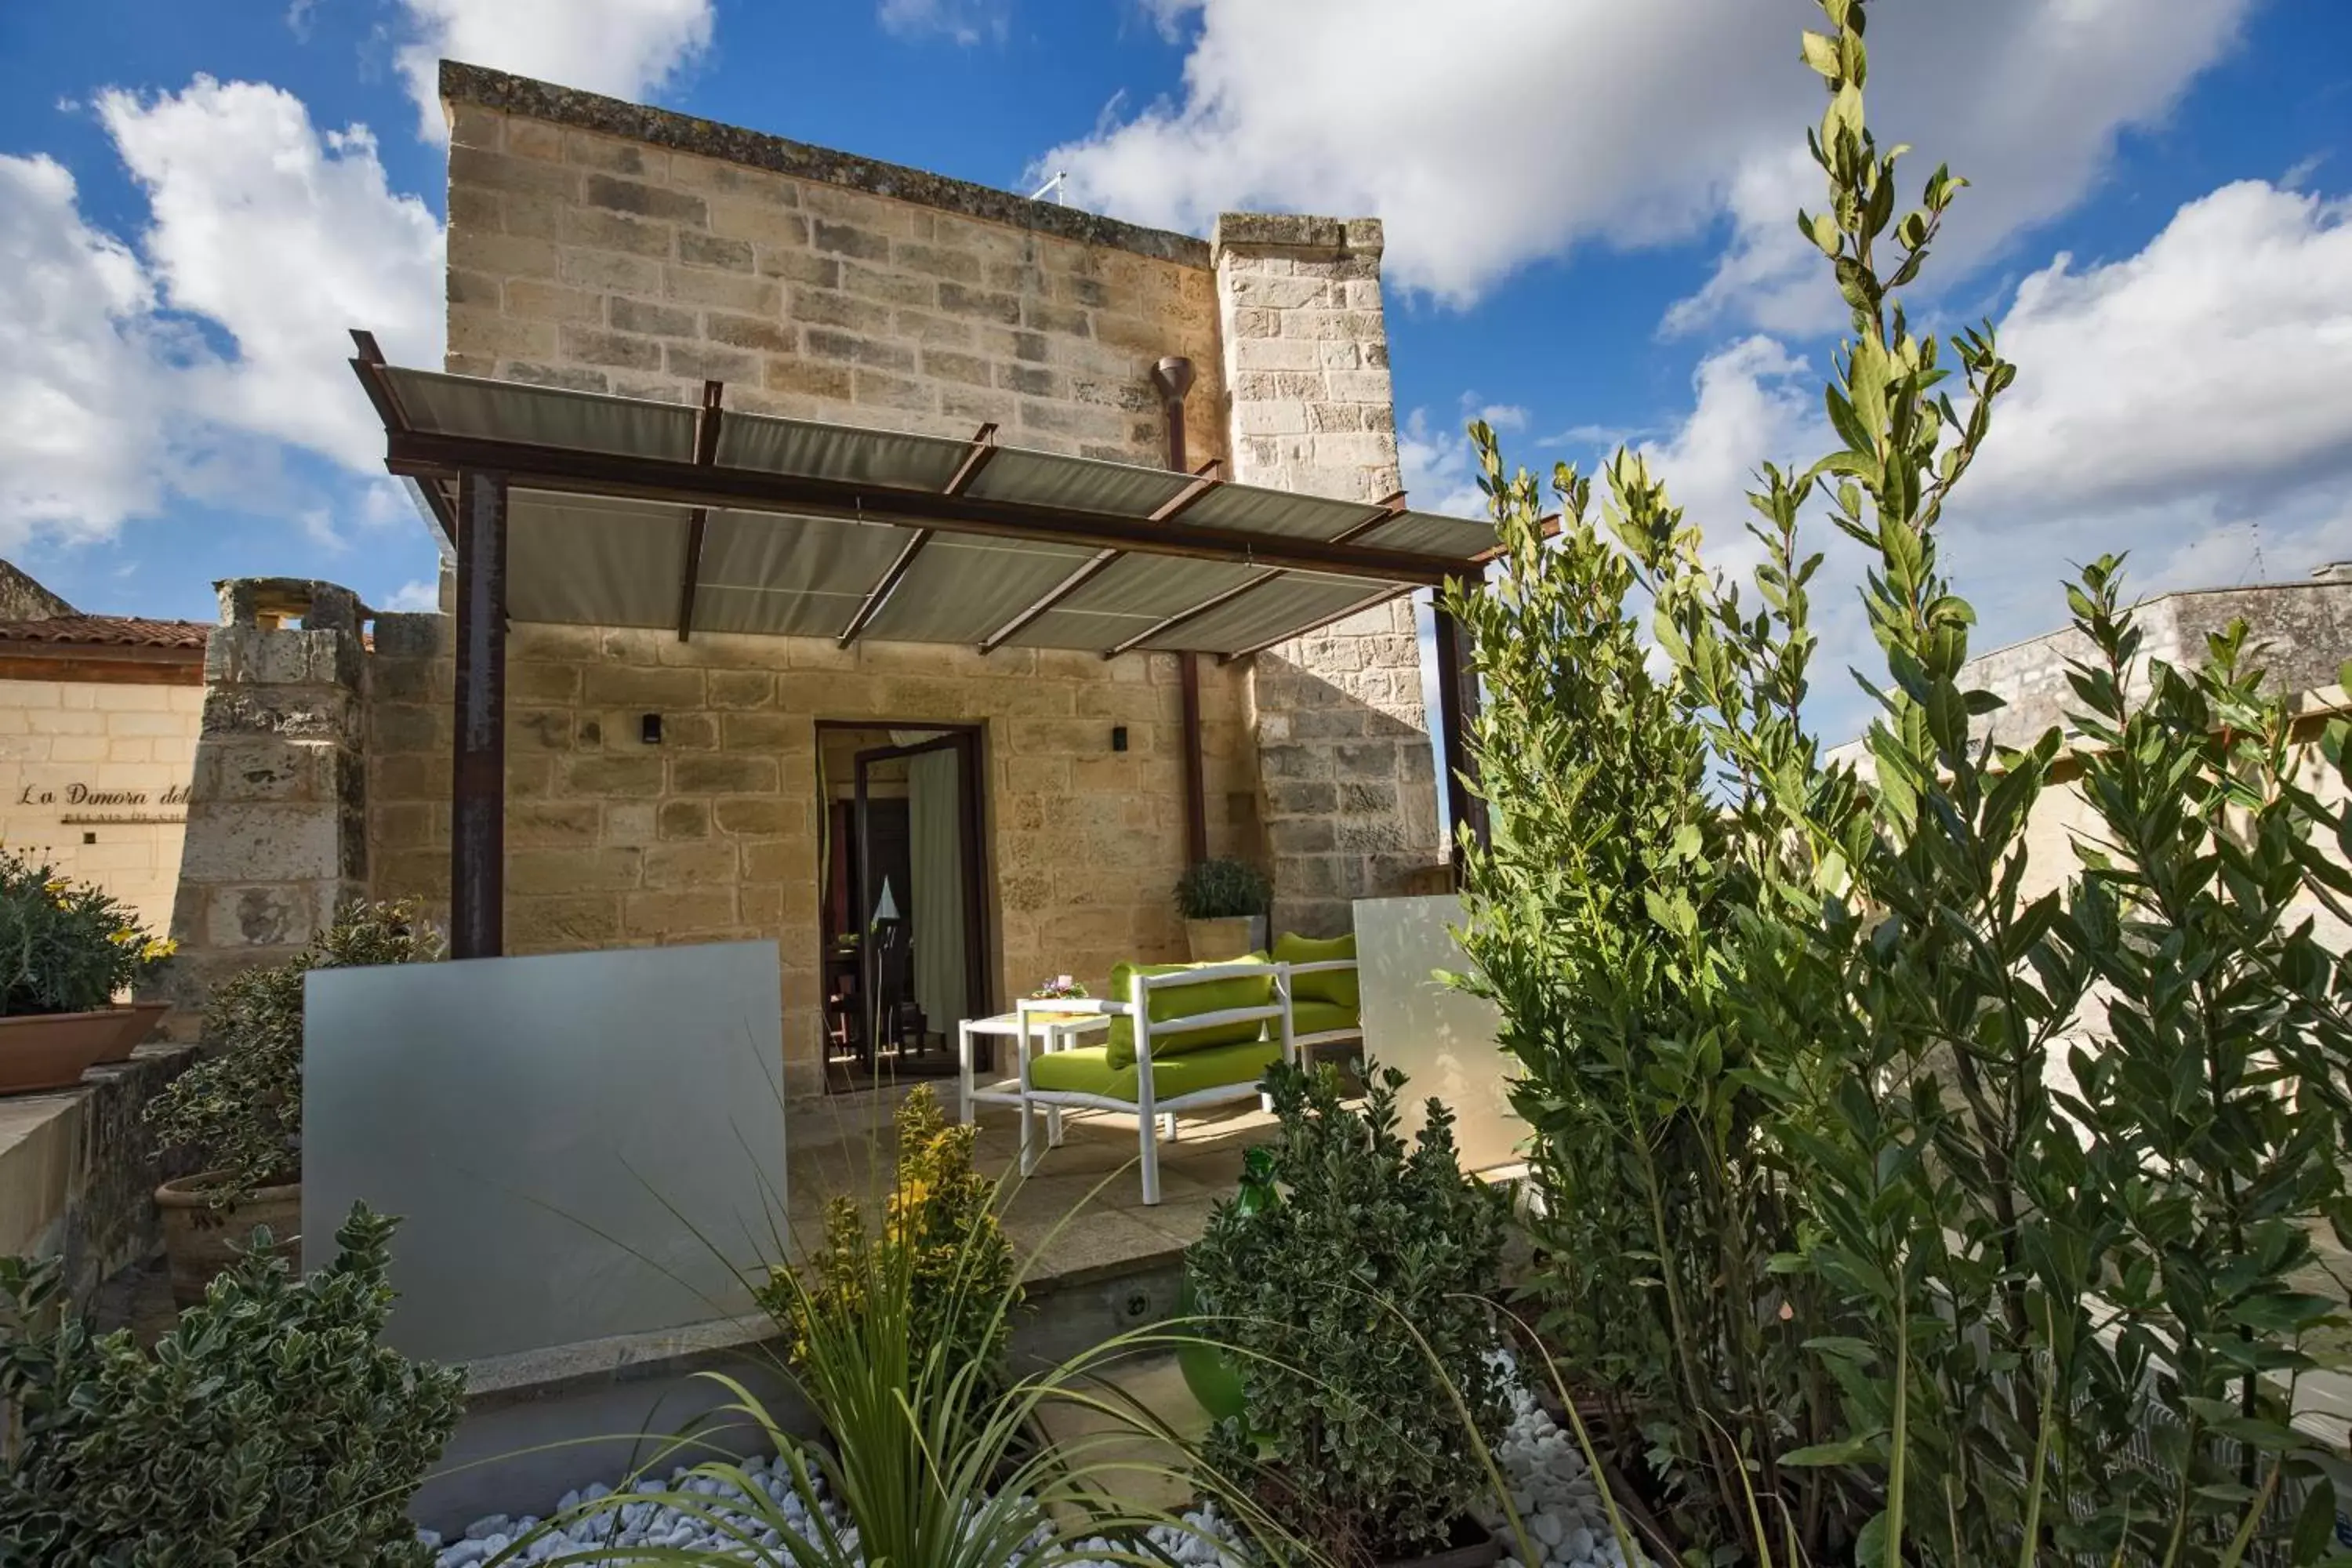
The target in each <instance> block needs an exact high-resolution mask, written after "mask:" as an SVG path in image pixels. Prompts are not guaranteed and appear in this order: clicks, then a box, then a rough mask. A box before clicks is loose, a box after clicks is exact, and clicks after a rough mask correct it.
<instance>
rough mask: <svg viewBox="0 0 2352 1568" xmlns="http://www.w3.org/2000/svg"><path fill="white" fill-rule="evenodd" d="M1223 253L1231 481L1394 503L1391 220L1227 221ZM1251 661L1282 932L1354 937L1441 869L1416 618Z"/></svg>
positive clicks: (1352, 622)
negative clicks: (1386, 273) (1367, 906)
mask: <svg viewBox="0 0 2352 1568" xmlns="http://www.w3.org/2000/svg"><path fill="white" fill-rule="evenodd" d="M1211 246H1212V248H1213V253H1214V258H1215V268H1216V278H1217V306H1218V313H1219V317H1220V320H1221V322H1222V325H1223V337H1224V342H1225V346H1226V353H1227V360H1228V364H1229V366H1230V371H1229V382H1230V385H1231V388H1232V398H1231V405H1230V406H1231V418H1232V446H1233V451H1234V478H1236V479H1242V480H1244V481H1246V482H1248V483H1251V484H1260V485H1272V486H1276V487H1279V488H1281V489H1294V490H1303V491H1306V492H1307V493H1309V494H1313V495H1323V496H1334V497H1338V498H1340V499H1343V500H1361V501H1364V502H1365V503H1367V505H1370V504H1373V503H1377V502H1379V501H1381V500H1385V499H1387V498H1388V497H1389V496H1391V495H1392V494H1394V493H1395V491H1396V490H1397V489H1398V487H1399V484H1400V482H1401V480H1400V470H1399V468H1398V464H1397V442H1396V417H1395V405H1394V395H1393V393H1392V391H1391V385H1390V381H1389V368H1388V329H1387V324H1386V321H1385V318H1384V316H1383V314H1382V310H1381V226H1380V224H1379V223H1378V222H1377V221H1375V220H1372V219H1369V218H1350V219H1348V220H1346V221H1345V222H1342V221H1340V220H1338V219H1333V218H1313V217H1277V216H1264V215H1259V214H1250V213H1227V214H1225V215H1224V216H1223V217H1221V218H1219V219H1218V220H1217V228H1216V232H1215V235H1214V237H1213V239H1212V241H1211ZM1251 663H1252V667H1253V668H1252V675H1251V685H1250V690H1251V706H1252V712H1253V714H1254V718H1255V725H1254V731H1255V732H1254V738H1255V743H1256V747H1257V751H1258V753H1259V759H1260V760H1259V773H1260V775H1261V778H1262V779H1263V781H1264V782H1263V795H1262V799H1261V805H1260V809H1261V812H1262V814H1263V817H1264V826H1265V837H1266V843H1267V847H1268V850H1269V852H1270V855H1271V858H1272V869H1273V872H1274V881H1275V918H1276V924H1277V925H1280V926H1285V927H1290V928H1295V929H1297V930H1301V931H1310V932H1318V933H1328V932H1337V931H1345V930H1347V929H1348V925H1349V918H1350V910H1349V900H1354V899H1358V898H1364V897H1380V896H1384V895H1391V894H1397V893H1402V892H1406V891H1412V890H1420V889H1421V888H1422V886H1423V884H1424V883H1425V881H1426V879H1427V876H1428V873H1429V870H1430V868H1432V867H1433V866H1435V865H1436V864H1437V863H1439V862H1440V861H1441V860H1442V859H1443V858H1444V849H1443V846H1442V844H1441V842H1440V839H1439V833H1438V820H1437V775H1436V767H1435V763H1434V761H1433V756H1432V752H1431V749H1430V742H1429V732H1430V731H1429V724H1430V721H1429V715H1428V713H1427V711H1426V709H1425V705H1424V703H1423V699H1422V684H1421V647H1420V640H1419V637H1418V636H1417V634H1416V631H1415V628H1414V625H1413V610H1412V604H1411V602H1410V601H1408V600H1393V601H1391V602H1390V603H1388V604H1385V605H1379V606H1377V607H1375V608H1373V609H1370V610H1366V611H1364V612H1362V613H1360V614H1359V615H1356V616H1350V617H1349V618H1348V619H1347V620H1344V621H1341V622H1339V623H1338V624H1337V625H1334V626H1328V627H1326V628H1325V629H1324V630H1322V631H1319V632H1317V633H1315V634H1313V635H1312V636H1310V637H1302V638H1299V639H1297V640H1296V641H1293V642H1288V643H1285V644H1283V645H1282V646H1281V647H1276V648H1273V649H1271V650H1269V651H1267V652H1265V653H1262V654H1259V655H1258V656H1257V657H1256V658H1255V659H1253V660H1252V661H1251Z"/></svg>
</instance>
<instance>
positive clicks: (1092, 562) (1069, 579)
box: [980, 550, 1126, 653]
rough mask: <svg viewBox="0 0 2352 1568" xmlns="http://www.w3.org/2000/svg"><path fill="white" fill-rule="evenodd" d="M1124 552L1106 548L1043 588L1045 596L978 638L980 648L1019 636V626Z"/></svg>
mask: <svg viewBox="0 0 2352 1568" xmlns="http://www.w3.org/2000/svg"><path fill="white" fill-rule="evenodd" d="M1124 553H1126V552H1124V551H1118V550H1105V551H1101V552H1097V553H1096V554H1094V555H1092V556H1089V557H1088V558H1087V560H1086V561H1085V563H1082V564H1081V565H1080V566H1079V567H1078V569H1077V570H1076V571H1075V572H1073V573H1071V574H1069V575H1068V576H1066V577H1065V578H1063V579H1062V580H1061V581H1060V582H1058V583H1056V584H1054V585H1053V586H1052V587H1050V588H1048V589H1046V590H1045V597H1043V598H1041V599H1039V600H1038V601H1037V602H1036V603H1035V604H1034V605H1030V606H1029V607H1028V608H1027V609H1025V610H1024V611H1022V612H1021V613H1020V614H1019V615H1017V616H1013V618H1012V619H1011V620H1009V621H1007V622H1005V623H1004V624H1003V626H999V627H997V628H996V629H995V630H994V631H992V632H991V633H989V634H988V635H987V636H986V637H982V638H981V639H980V651H981V652H982V653H994V652H995V651H996V650H997V649H998V648H1000V647H1003V646H1004V639H1005V638H1007V637H1013V636H1016V635H1018V634H1019V632H1020V630H1021V628H1022V627H1024V626H1027V625H1028V624H1029V623H1030V622H1032V621H1034V620H1035V619H1036V618H1037V617H1038V616H1042V615H1044V614H1045V612H1046V611H1048V610H1050V609H1052V608H1053V607H1054V606H1055V605H1058V604H1060V603H1061V602H1062V601H1063V600H1065V599H1066V598H1068V597H1069V596H1070V595H1073V594H1075V593H1076V592H1077V591H1078V590H1079V589H1081V588H1083V587H1085V586H1086V585H1087V584H1089V583H1091V582H1093V581H1094V580H1095V579H1096V578H1097V577H1099V576H1101V575H1102V574H1103V573H1104V571H1105V570H1106V569H1108V567H1109V565H1110V563H1112V562H1114V561H1116V560H1118V558H1119V557H1120V556H1121V555H1122V554H1124Z"/></svg>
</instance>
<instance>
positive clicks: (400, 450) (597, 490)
mask: <svg viewBox="0 0 2352 1568" xmlns="http://www.w3.org/2000/svg"><path fill="white" fill-rule="evenodd" d="M387 447H388V455H387V458H386V461H385V466H386V467H387V468H390V469H391V471H392V472H394V473H395V474H411V475H425V474H430V475H435V476H446V475H449V474H453V473H456V472H457V471H459V470H460V469H463V468H484V469H496V470H499V471H501V472H504V473H506V474H507V475H508V476H509V479H511V481H512V482H513V483H514V484H515V485H517V486H518V487H520V488H523V489H532V490H547V491H553V492H557V493H568V494H578V495H593V496H608V497H614V498H624V499H637V500H662V501H669V502H672V503H675V504H677V505H682V506H738V505H740V506H744V507H750V508H756V509H759V510H771V511H780V512H784V513H795V512H796V513H799V514H801V515H803V516H806V517H834V518H840V519H843V520H845V521H851V522H868V523H871V522H896V523H899V524H901V525H903V526H907V527H914V526H918V525H920V526H928V527H936V528H941V529H946V530H948V531H953V532H959V533H972V534H981V535H992V536H995V537H1000V538H1013V539H1033V540H1038V541H1042V542H1051V543H1059V544H1080V545H1091V546H1093V547H1095V548H1097V549H1098V550H1109V551H1112V552H1118V551H1127V550H1133V551H1137V552H1142V553H1146V554H1153V555H1174V556H1181V557H1185V558H1188V559H1192V560H1198V561H1237V562H1243V563H1254V564H1257V565H1264V566H1286V567H1295V568H1297V569H1300V570H1303V571H1308V572H1327V573H1338V574H1342V575H1348V576H1357V577H1370V578H1376V579H1380V580H1382V581H1387V582H1394V583H1402V584H1409V585H1412V586H1415V587H1426V586H1430V585H1432V584H1437V583H1440V582H1443V581H1444V580H1445V578H1446V577H1447V576H1449V575H1451V574H1454V573H1457V572H1459V571H1461V570H1462V567H1463V564H1464V563H1463V562H1462V561H1461V560H1460V559H1458V558H1456V557H1453V556H1445V555H1431V554H1426V553H1423V552H1419V551H1408V550H1381V549H1373V548H1370V547H1367V546H1364V545H1360V544H1337V543H1333V542H1330V541H1328V540H1318V539H1302V538H1297V537H1295V536H1292V535H1287V534H1269V533H1252V532H1248V531H1242V530H1235V529H1225V528H1209V527H1202V526H1186V527H1179V526H1176V525H1174V524H1173V523H1170V522H1165V521H1162V522H1154V521H1150V520H1149V519H1146V518H1139V517H1128V516H1122V515H1120V514H1118V513H1116V512H1096V511H1084V510H1073V509H1069V508H1063V507H1041V506H1031V505H1025V504H1021V503H1017V502H1009V501H991V500H981V499H979V498H976V497H972V496H950V495H943V494H940V493H938V492H935V491H930V490H915V489H897V488H893V487H887V486H877V485H868V484H857V483H852V482H849V481H846V480H840V479H813V478H809V477H807V476H803V475H795V474H777V473H766V472H761V471H758V470H754V469H748V468H726V467H723V466H721V467H715V468H697V467H695V466H694V465H693V464H691V463H682V462H678V461H676V460H675V459H668V458H643V457H635V456H630V455H626V454H620V453H611V452H592V451H578V450H573V449H571V448H568V447H538V446H530V445H526V444H523V443H519V442H508V441H486V440H478V439H474V438H470V437H451V436H436V435H430V434H426V433H425V432H421V431H408V432H394V434H393V435H392V436H391V437H389V439H388V441H387Z"/></svg>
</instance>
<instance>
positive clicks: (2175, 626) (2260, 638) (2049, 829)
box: [1963, 564, 2352, 948]
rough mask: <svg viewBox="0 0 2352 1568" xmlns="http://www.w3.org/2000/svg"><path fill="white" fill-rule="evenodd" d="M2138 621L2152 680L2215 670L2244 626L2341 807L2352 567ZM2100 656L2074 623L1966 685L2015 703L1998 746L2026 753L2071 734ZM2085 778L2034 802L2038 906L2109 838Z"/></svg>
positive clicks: (2067, 777)
mask: <svg viewBox="0 0 2352 1568" xmlns="http://www.w3.org/2000/svg"><path fill="white" fill-rule="evenodd" d="M2133 613H2134V616H2135V618H2136V620H2137V625H2138V627H2139V630H2140V634H2141V650H2140V651H2141V659H2142V663H2141V666H2140V677H2141V679H2142V681H2143V682H2144V681H2145V678H2146V661H2147V660H2151V659H2162V660H2164V661H2165V662H2166V663H2168V664H2170V665H2172V666H2174V667H2175V668H2184V669H2187V668H2197V667H2199V666H2200V665H2202V664H2203V663H2204V662H2205V657H2206V656H2205V647H2206V639H2207V637H2210V636H2212V635H2214V634H2216V633H2219V632H2221V631H2223V630H2225V629H2226V628H2227V627H2229V626H2231V623H2233V622H2238V621H2242V622H2244V623H2245V626H2246V631H2247V645H2248V648H2249V650H2250V654H2251V657H2252V661H2253V662H2254V663H2256V664H2259V665H2260V666H2261V667H2262V668H2263V670H2264V671H2265V672H2266V674H2267V677H2268V684H2269V686H2270V687H2271V688H2272V689H2274V690H2278V691H2282V692H2284V693H2285V694H2286V695H2287V696H2288V697H2289V699H2290V700H2292V701H2293V702H2294V704H2295V705H2296V710H2297V712H2298V714H2299V715H2300V717H2299V718H2298V721H2297V734H2298V738H2299V739H2301V740H2303V741H2304V742H2305V752H2304V763H2305V773H2304V779H2305V783H2306V784H2309V785H2311V786H2312V788H2313V789H2314V791H2315V793H2316V794H2318V795H2319V796H2320V797H2321V798H2322V799H2324V800H2336V799H2340V798H2341V796H2342V795H2343V789H2342V785H2341V784H2340V783H2339V782H2338V781H2337V779H2336V776H2335V770H2334V768H2333V767H2332V766H2331V765H2330V764H2329V763H2327V761H2326V758H2325V757H2323V756H2322V755H2321V754H2320V751H2319V747H2318V741H2319V737H2320V733H2321V731H2322V730H2323V729H2324V728H2325V726H2326V721H2327V720H2328V719H2330V718H2332V717H2336V716H2339V715H2341V714H2343V713H2344V712H2345V711H2346V710H2347V706H2352V704H2348V703H2347V696H2346V693H2345V691H2344V689H2343V688H2342V687H2341V686H2339V685H2338V684H2337V679H2336V678H2337V674H2338V672H2339V671H2340V670H2341V668H2343V665H2344V661H2345V660H2346V659H2347V658H2352V566H2347V565H2342V564H2338V565H2331V566H2326V567H2323V568H2321V569H2320V570H2319V571H2317V572H2315V573H2314V574H2313V575H2312V578H2311V580H2310V581H2308V582H2304V583H2260V584H2252V585H2249V586H2245V587H2238V588H2204V589H2191V590H2184V591H2180V592H2176V593H2169V594H2159V595H2156V596H2155V597H2153V598H2150V599H2147V600H2145V601H2143V602H2142V603H2141V604H2139V605H2137V606H2136V608H2135V610H2134V612H2133ZM2090 654H2091V647H2090V644H2089V641H2088V639H2086V638H2085V637H2083V635H2082V634H2081V633H2079V632H2077V631H2076V630H2075V629H2074V627H2072V626H2066V627H2063V628H2061V629H2059V630H2057V631H2054V632H2049V633H2045V634H2044V635H2043V636H2041V637H2032V638H2029V639H2027V640H2026V641H2024V642H2021V643H2014V644H2011V646H2010V647H2004V648H1999V649H1996V650H1994V651H1992V652H1990V653H1987V654H1983V655H1980V656H1979V657H1978V658H1975V659H1972V660H1970V661H1969V665H1968V667H1967V669H1966V671H1965V674H1964V676H1963V679H1964V680H1967V681H1969V682H1972V683H1973V684H1975V685H1978V686H1980V687H1983V688H1984V689H1987V690H1990V691H1991V692H1993V693H1994V694H1995V695H1997V696H1999V697H2000V699H2001V700H2002V701H2003V702H2004V704H2005V706H2004V707H2002V708H2000V710H1997V711H1995V712H1994V713H1993V714H1992V715H1991V716H1990V718H1989V719H1988V720H1987V721H1986V723H1987V725H1988V727H1989V729H1990V733H1991V735H1992V737H1993V738H1994V739H1995V740H1996V741H1998V742H2000V743H2001V744H2003V745H2009V746H2021V745H2026V744H2029V743H2031V742H2032V741H2033V740H2034V739H2035V738H2036V737H2038V736H2039V735H2041V734H2042V732H2043V731H2047V730H2048V729H2050V728H2051V727H2052V726H2053V725H2056V726H2060V727H2062V728H2065V727H2068V726H2067V720H2066V713H2067V710H2069V709H2070V708H2072V707H2074V706H2075V705H2076V703H2075V698H2074V690H2073V689H2072V688H2070V687H2069V686H2068V685H2067V680H2066V676H2067V670H2068V668H2069V666H2070V664H2071V663H2072V662H2073V661H2075V660H2078V659H2084V658H2088V657H2089V656H2090ZM2142 689H2145V688H2144V685H2143V687H2142ZM2075 776H2076V770H2074V768H2072V767H2070V766H2069V765H2068V764H2067V763H2066V761H2065V760H2064V759H2061V762H2060V764H2059V767H2058V769H2057V779H2058V782H2057V783H2056V784H2055V785H2054V786H2053V788H2051V789H2048V790H2045V791H2044V792H2043V793H2042V795H2041V796H2040V797H2039V798H2038V799H2037V800H2036V801H2035V803H2034V805H2033V809H2032V813H2031V814H2030V815H2029V816H2028V817H2027V820H2026V830H2025V845H2026V860H2027V871H2026V879H2025V882H2024V884H2023V888H2024V891H2025V895H2026V896H2027V897H2039V896H2040V895H2042V893H2044V892H2046V891H2048V890H2049V889H2052V888H2053V887H2056V886H2058V885H2059V884H2060V883H2062V882H2063V881H2064V880H2065V879H2068V878H2071V877H2073V876H2074V875H2075V874H2076V873H2077V872H2078V871H2079V870H2080V869H2081V866H2080V862H2079V861H2078V860H2077V859H2076V858H2075V855H2074V841H2075V840H2076V838H2078V837H2082V836H2084V835H2086V834H2092V833H2095V831H2096V830H2097V829H2098V826H2099V824H2098V819H2097V817H2096V816H2095V814H2094V813H2093V812H2092V810H2091V806H2090V804H2089V802H2087V801H2086V800H2085V799H2084V796H2083V793H2082V790H2081V788H2080V786H2079V785H2078V784H2075V783H2074V778H2075ZM2305 912H2307V913H2309V914H2310V915H2311V916H2312V917H2313V918H2314V919H2315V920H2317V921H2319V922H2320V930H2321V931H2324V932H2328V933H2331V941H2332V943H2333V945H2335V946H2336V947H2338V948H2342V947H2345V946H2347V945H2352V931H2346V930H2345V929H2343V927H2342V926H2341V925H2340V923H2339V922H2337V921H2336V920H2335V919H2334V917H2333V916H2332V915H2330V914H2329V913H2328V912H2327V911H2326V910H2325V909H2324V908H2322V907H2321V906H2320V905H2319V904H2318V902H2317V901H2316V900H2309V901H2307V904H2306V907H2305Z"/></svg>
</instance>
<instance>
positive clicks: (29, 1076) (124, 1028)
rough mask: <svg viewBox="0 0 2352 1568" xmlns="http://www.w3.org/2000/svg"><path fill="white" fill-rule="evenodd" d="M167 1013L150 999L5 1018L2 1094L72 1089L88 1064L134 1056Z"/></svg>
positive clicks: (1, 1026)
mask: <svg viewBox="0 0 2352 1568" xmlns="http://www.w3.org/2000/svg"><path fill="white" fill-rule="evenodd" d="M162 1016H163V1007H162V1006H161V1005H158V1004H155V1003H144V1004H140V1005H132V1006H129V1007H100V1008H96V1009H94V1010H92V1011H90V1012H88V1013H27V1014H23V1015H20V1016H16V1017H13V1018H0V1094H27V1093H30V1092H31V1091H33V1090H35V1089H71V1088H73V1087H74V1085H76V1084H78V1083H79V1082H80V1081H81V1075H82V1071H83V1069H84V1068H93V1067H96V1066H98V1065H99V1064H100V1062H119V1061H121V1060H123V1059H124V1058H127V1057H129V1056H130V1055H131V1049H132V1047H135V1046H137V1045H138V1044H139V1042H140V1041H142V1040H143V1039H145V1038H146V1037H147V1036H148V1035H149V1033H150V1032H152V1030H153V1029H154V1027H155V1020H156V1019H158V1018H160V1017H162Z"/></svg>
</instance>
